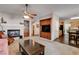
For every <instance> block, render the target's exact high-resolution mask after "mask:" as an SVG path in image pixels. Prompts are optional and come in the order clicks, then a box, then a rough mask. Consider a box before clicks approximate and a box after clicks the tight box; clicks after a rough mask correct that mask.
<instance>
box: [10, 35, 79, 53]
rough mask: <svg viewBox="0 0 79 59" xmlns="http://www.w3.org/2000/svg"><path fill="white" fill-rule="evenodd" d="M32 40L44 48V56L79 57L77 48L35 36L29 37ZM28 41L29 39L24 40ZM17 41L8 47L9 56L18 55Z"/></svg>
mask: <svg viewBox="0 0 79 59" xmlns="http://www.w3.org/2000/svg"><path fill="white" fill-rule="evenodd" d="M31 38H32V40H35V41H36V42H38V43H40V44H42V45H44V46H45V55H79V48H75V47H72V46H69V45H66V44H62V43H59V42H56V41H49V40H46V39H44V38H40V37H37V36H33V37H31ZM24 39H25V40H26V39H29V37H27V38H24ZM18 52H19V46H18V40H15V42H14V43H12V44H11V45H10V46H9V54H10V55H18V54H19V53H18Z"/></svg>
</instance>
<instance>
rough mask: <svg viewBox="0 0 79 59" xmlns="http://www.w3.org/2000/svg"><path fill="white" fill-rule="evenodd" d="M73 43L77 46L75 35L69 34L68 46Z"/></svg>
mask: <svg viewBox="0 0 79 59" xmlns="http://www.w3.org/2000/svg"><path fill="white" fill-rule="evenodd" d="M72 40H73V41H74V42H75V44H76V45H77V40H76V34H73V33H70V34H69V44H70V43H71V41H72Z"/></svg>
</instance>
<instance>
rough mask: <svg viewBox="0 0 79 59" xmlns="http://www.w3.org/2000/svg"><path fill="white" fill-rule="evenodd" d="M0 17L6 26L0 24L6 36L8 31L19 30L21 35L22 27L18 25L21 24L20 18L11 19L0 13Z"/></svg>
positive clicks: (7, 15)
mask: <svg viewBox="0 0 79 59" xmlns="http://www.w3.org/2000/svg"><path fill="white" fill-rule="evenodd" d="M0 17H3V19H4V20H5V21H6V22H7V23H6V24H2V26H3V29H4V31H5V34H6V35H7V30H8V29H20V34H21V35H23V29H24V25H20V22H23V19H22V18H21V17H16V16H14V17H12V16H10V15H9V14H4V13H0Z"/></svg>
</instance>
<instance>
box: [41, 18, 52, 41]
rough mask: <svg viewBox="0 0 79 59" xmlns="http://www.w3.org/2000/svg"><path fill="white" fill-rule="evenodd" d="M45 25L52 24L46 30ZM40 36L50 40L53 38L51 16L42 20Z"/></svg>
mask: <svg viewBox="0 0 79 59" xmlns="http://www.w3.org/2000/svg"><path fill="white" fill-rule="evenodd" d="M43 26H50V27H47V29H48V30H47V31H43V30H45V28H44V29H43ZM40 37H43V38H46V39H49V40H50V39H51V18H47V19H42V20H40Z"/></svg>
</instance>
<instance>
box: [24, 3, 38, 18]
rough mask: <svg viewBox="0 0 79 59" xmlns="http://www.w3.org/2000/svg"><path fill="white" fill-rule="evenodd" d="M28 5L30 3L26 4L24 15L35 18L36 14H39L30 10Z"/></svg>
mask: <svg viewBox="0 0 79 59" xmlns="http://www.w3.org/2000/svg"><path fill="white" fill-rule="evenodd" d="M28 7H29V5H28V4H25V11H24V17H26V18H32V19H33V18H34V17H35V16H37V14H35V13H32V12H31V11H29V9H28Z"/></svg>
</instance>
